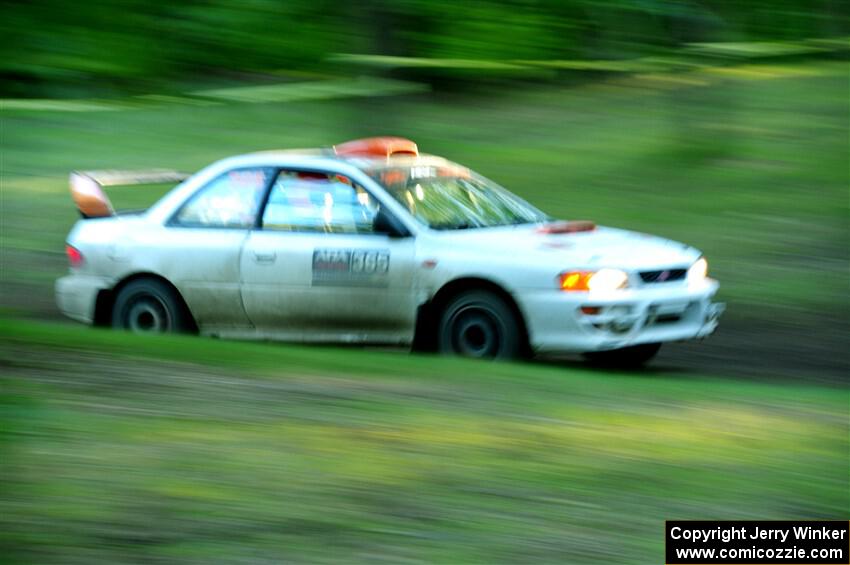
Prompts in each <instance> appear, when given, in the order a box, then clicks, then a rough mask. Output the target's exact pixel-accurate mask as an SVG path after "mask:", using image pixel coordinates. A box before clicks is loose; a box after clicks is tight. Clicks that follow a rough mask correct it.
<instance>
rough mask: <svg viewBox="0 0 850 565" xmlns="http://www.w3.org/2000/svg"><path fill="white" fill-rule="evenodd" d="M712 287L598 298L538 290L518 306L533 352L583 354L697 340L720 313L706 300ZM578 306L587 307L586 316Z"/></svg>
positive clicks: (668, 287) (663, 286)
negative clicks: (650, 344)
mask: <svg viewBox="0 0 850 565" xmlns="http://www.w3.org/2000/svg"><path fill="white" fill-rule="evenodd" d="M717 288H718V284H717V282H716V281H714V280H712V279H706V280H705V281H704V282H702V283H700V284H698V285H688V284H687V283H660V284H654V285H652V286H644V287H641V288H636V289H632V290H621V291H616V292H613V293H609V294H607V295H604V296H594V295H592V294H590V293H568V292H559V291H550V290H541V291H536V292H533V293H527V294H525V293H523V294H520V295H518V296H517V297H516V298H517V300H518V302H519V303H520V307H521V308H522V310H523V312H524V314H525V318H526V325H527V327H528V330H529V340H530V343H531V347H532V349H534V351H535V352H538V353H584V352H590V351H605V350H610V349H619V348H621V347H628V346H631V345H639V344H642V343H663V342H669V341H682V340H690V339H698V338H703V337H706V336H708V335H710V334H711V333H712V332H714V330H715V329H716V328H717V325H718V323H719V318H720V315H721V314H722V313H723V311H724V310H725V305H724V304H722V303H714V302H712V301H711V299H712V298H713V297H714V295H715V293H716V292H717ZM582 307H585V308H589V309H590V310H588V311H587V313H585V312H582Z"/></svg>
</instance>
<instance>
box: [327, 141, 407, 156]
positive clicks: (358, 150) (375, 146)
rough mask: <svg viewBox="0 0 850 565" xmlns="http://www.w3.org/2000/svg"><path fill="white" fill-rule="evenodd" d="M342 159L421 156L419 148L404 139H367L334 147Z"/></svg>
mask: <svg viewBox="0 0 850 565" xmlns="http://www.w3.org/2000/svg"><path fill="white" fill-rule="evenodd" d="M334 152H336V154H337V155H339V156H340V157H392V156H394V155H412V156H413V157H416V156H418V155H419V148H418V147H416V144H415V143H414V142H412V141H410V140H409V139H405V138H403V137H367V138H364V139H355V140H354V141H346V142H345V143H340V144H339V145H334Z"/></svg>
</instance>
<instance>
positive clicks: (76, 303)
mask: <svg viewBox="0 0 850 565" xmlns="http://www.w3.org/2000/svg"><path fill="white" fill-rule="evenodd" d="M110 282H111V281H110V280H109V279H107V278H104V277H95V276H91V275H81V274H76V273H72V274H70V275H67V276H64V277H62V278H61V279H59V280H57V281H56V287H55V290H56V305H57V306H58V307H59V310H60V311H61V312H62V313H63V314H65V315H66V316H68V317H69V318H72V319H74V320H77V321H78V322H83V323H85V324H91V323H92V322H93V321H94V309H95V304H96V303H97V294H98V293H99V292H100V291H101V290H103V289H106V288H109V287H110Z"/></svg>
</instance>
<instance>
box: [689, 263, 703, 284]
mask: <svg viewBox="0 0 850 565" xmlns="http://www.w3.org/2000/svg"><path fill="white" fill-rule="evenodd" d="M707 275H708V261H706V260H705V257H700V258H699V259H697V260H696V262H695V263H694V264H693V265H691V266H690V268H689V269H688V281H690V282H699V281H701V280H703V279H704V278H705V277H706V276H707Z"/></svg>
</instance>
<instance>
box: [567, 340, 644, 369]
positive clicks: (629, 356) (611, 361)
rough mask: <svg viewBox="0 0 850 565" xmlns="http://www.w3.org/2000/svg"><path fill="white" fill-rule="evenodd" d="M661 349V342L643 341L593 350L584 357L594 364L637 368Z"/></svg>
mask: <svg viewBox="0 0 850 565" xmlns="http://www.w3.org/2000/svg"><path fill="white" fill-rule="evenodd" d="M659 349H661V344H660V343H642V344H640V345H632V346H630V347H623V348H620V349H612V350H610V351H591V352H587V353H584V358H585V359H587V360H588V361H589V362H590V363H591V364H592V365H597V366H600V367H611V368H619V369H635V368H637V367H641V366H642V365H644V364H645V363H647V362H648V361H649V360H650V359H652V358H653V357H655V355H656V354H657V353H658V350H659Z"/></svg>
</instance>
